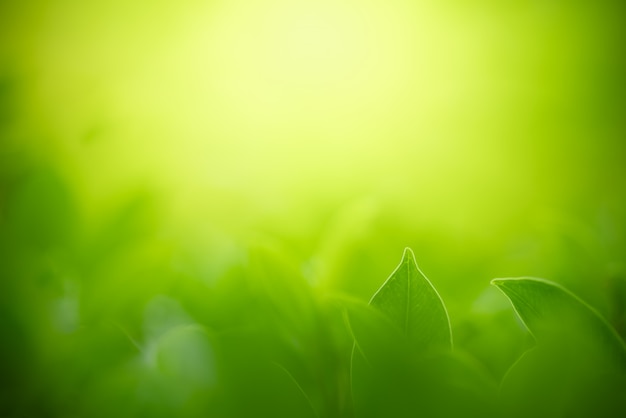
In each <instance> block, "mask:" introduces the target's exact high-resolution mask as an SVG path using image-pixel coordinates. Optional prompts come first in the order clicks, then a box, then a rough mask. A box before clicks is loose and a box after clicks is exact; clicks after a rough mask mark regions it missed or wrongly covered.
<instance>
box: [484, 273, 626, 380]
mask: <svg viewBox="0 0 626 418" xmlns="http://www.w3.org/2000/svg"><path fill="white" fill-rule="evenodd" d="M491 283H492V284H493V285H495V286H497V287H498V288H499V289H500V290H501V291H502V292H503V293H504V294H505V295H506V296H507V297H508V298H509V299H510V301H511V303H512V304H513V307H514V308H515V311H516V312H517V314H518V315H519V317H520V319H521V320H522V321H523V322H524V324H525V325H526V327H528V330H529V331H530V332H531V333H532V334H533V335H534V336H535V338H536V339H537V341H538V343H543V342H546V343H548V342H555V341H559V340H570V341H571V340H572V339H574V340H575V342H576V343H577V344H578V345H577V346H576V347H575V349H576V350H578V351H581V352H587V353H590V352H594V351H595V350H596V349H598V348H600V349H601V350H602V351H603V352H605V353H606V354H607V355H609V356H610V357H611V359H612V360H614V361H615V362H616V363H615V364H617V365H619V366H621V367H622V368H624V367H626V349H625V347H624V343H623V341H622V340H621V338H620V337H619V335H618V334H617V333H616V332H615V330H614V329H613V328H612V327H611V326H610V325H609V324H608V322H606V320H605V319H604V318H602V317H601V316H600V315H599V314H598V313H597V312H596V311H595V310H594V309H593V308H592V307H591V306H589V305H587V304H586V303H585V302H583V301H582V300H581V299H579V298H578V297H577V296H576V295H574V294H573V293H571V292H569V291H568V290H566V289H565V288H563V287H561V286H560V285H558V284H556V283H553V282H550V281H547V280H543V279H536V278H527V277H523V278H516V279H494V280H492V282H491Z"/></svg>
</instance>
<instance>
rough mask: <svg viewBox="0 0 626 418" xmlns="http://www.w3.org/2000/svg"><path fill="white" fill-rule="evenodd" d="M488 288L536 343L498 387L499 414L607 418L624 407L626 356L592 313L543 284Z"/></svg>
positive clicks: (516, 282)
mask: <svg viewBox="0 0 626 418" xmlns="http://www.w3.org/2000/svg"><path fill="white" fill-rule="evenodd" d="M492 284H493V285H495V286H497V287H498V288H499V289H500V290H501V291H502V292H503V293H504V294H505V295H506V296H507V297H508V298H509V299H510V301H511V303H512V304H513V308H514V309H515V311H516V312H517V314H518V316H519V317H520V319H521V320H522V322H523V323H524V324H525V325H526V327H527V328H528V330H529V332H530V333H531V334H532V335H533V336H534V337H535V340H536V347H534V348H532V349H531V350H529V351H527V352H526V353H525V354H524V355H523V356H522V357H521V358H520V359H519V360H518V361H517V362H516V363H515V364H514V365H513V366H512V367H511V368H510V370H509V371H508V372H507V374H506V376H505V378H504V380H503V382H502V386H501V389H500V403H501V407H502V408H503V411H502V413H503V414H505V415H506V416H511V417H527V416H533V417H555V416H572V417H574V416H576V417H578V416H580V417H586V416H594V417H611V416H615V415H614V411H618V410H623V408H624V407H626V403H625V402H624V400H625V399H626V396H625V395H626V393H625V389H624V388H625V387H626V386H625V385H624V383H626V373H625V371H626V368H625V366H626V350H624V344H623V342H622V341H621V339H620V337H619V336H618V335H617V333H616V332H615V331H614V330H613V329H612V328H611V326H610V325H609V324H608V323H607V322H606V321H605V320H604V319H603V318H602V317H601V316H600V315H599V314H598V313H597V312H596V311H595V310H594V309H593V308H591V307H590V306H589V305H587V304H586V303H585V302H583V301H582V300H581V299H579V298H578V297H577V296H575V295H574V294H572V293H571V292H569V291H568V290H566V289H564V288H563V287H561V286H560V285H558V284H556V283H553V282H549V281H547V280H542V279H535V278H517V279H495V280H493V281H492Z"/></svg>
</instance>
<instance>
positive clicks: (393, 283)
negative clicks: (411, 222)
mask: <svg viewBox="0 0 626 418" xmlns="http://www.w3.org/2000/svg"><path fill="white" fill-rule="evenodd" d="M370 304H371V305H372V306H373V307H375V308H377V309H379V310H380V311H382V312H383V313H385V314H386V315H387V316H388V317H389V318H390V319H391V320H392V322H393V323H394V324H395V325H396V326H398V327H399V328H400V330H402V333H403V334H404V335H405V336H406V337H407V339H408V340H409V342H410V343H411V346H412V347H414V348H415V349H417V350H427V349H431V348H449V347H451V346H452V331H451V328H450V320H449V319H448V312H447V311H446V307H445V306H444V304H443V301H442V300H441V296H439V293H437V290H435V288H434V286H433V285H432V283H431V282H430V280H428V279H427V278H426V276H425V275H424V273H422V272H421V270H420V269H419V268H418V267H417V263H416V262H415V256H414V255H413V251H411V249H410V248H406V249H405V250H404V254H403V256H402V261H401V262H400V264H399V265H398V267H396V269H395V270H394V272H393V273H391V276H389V278H388V279H387V280H386V281H385V283H384V284H383V285H382V286H381V288H380V289H379V290H378V291H377V292H376V294H375V295H374V296H373V297H372V300H371V301H370Z"/></svg>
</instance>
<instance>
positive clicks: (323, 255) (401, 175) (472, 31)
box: [0, 0, 626, 417]
mask: <svg viewBox="0 0 626 418" xmlns="http://www.w3.org/2000/svg"><path fill="white" fill-rule="evenodd" d="M625 18H626V16H625V8H624V5H623V4H622V2H620V1H607V0H600V1H594V2H592V1H564V0H563V1H561V0H553V1H538V0H536V1H523V0H516V1H511V2H497V1H491V0H479V1H475V2H470V1H463V0H446V1H440V2H435V1H409V0H386V1H382V0H335V1H331V0H321V1H320V0H318V1H312V0H311V1H309V0H304V1H287V0H230V1H226V0H214V1H199V0H188V1H178V2H167V1H142V0H138V1H133V2H128V1H119V0H109V1H91V2H82V1H76V0H64V1H21V2H11V1H2V2H0V333H1V339H0V341H1V344H0V381H1V383H2V385H1V386H2V387H1V390H0V415H1V416H7V417H9V416H10V417H13V416H15V417H29V416H42V417H43V416H66V417H68V416H92V417H93V416H112V415H116V416H172V411H176V415H177V416H197V415H198V414H200V413H203V412H206V413H204V415H208V416H213V415H211V413H210V411H219V412H215V414H214V415H215V416H252V415H249V413H250V411H255V415H256V416H264V415H263V414H264V412H263V411H265V410H266V409H267V411H271V412H268V413H267V416H302V415H301V414H300V413H299V412H297V413H296V412H293V411H297V410H298V409H297V408H299V407H300V405H299V404H298V402H300V403H303V402H305V401H307V402H310V403H312V404H314V405H322V406H319V407H318V411H323V412H321V413H320V414H321V415H322V416H348V415H349V413H350V412H349V411H350V406H349V405H348V403H349V400H348V398H349V396H348V395H346V393H345V390H346V388H347V387H349V384H347V383H346V382H347V379H348V377H347V371H346V367H347V365H349V355H350V349H351V340H350V337H349V333H348V332H347V331H346V330H345V327H344V326H343V321H342V319H341V314H340V313H339V310H340V309H339V308H337V307H336V302H335V301H334V299H333V298H336V297H339V296H338V295H343V296H341V297H348V298H355V299H359V300H363V301H367V300H369V298H370V297H371V295H372V294H373V293H374V291H375V290H376V289H377V288H378V287H379V286H380V284H381V283H382V282H383V281H384V280H385V278H386V277H387V276H388V275H389V274H390V273H391V271H392V270H393V268H394V267H395V266H396V265H397V263H398V261H399V259H400V256H401V254H402V249H403V248H404V247H406V246H410V247H412V248H413V250H414V252H415V254H416V257H417V260H418V263H419V265H420V267H421V269H422V270H423V271H424V272H425V274H426V275H427V276H428V277H429V278H430V279H431V280H432V281H433V283H434V284H435V286H436V287H437V289H438V290H439V291H440V293H441V296H442V297H443V299H444V301H445V302H446V305H447V307H448V310H449V313H450V319H451V322H452V328H453V332H454V334H455V344H456V346H457V347H459V348H460V349H462V350H465V351H467V352H468V353H470V354H471V356H473V358H475V359H476V361H477V363H479V364H480V367H482V368H484V370H485V372H486V374H487V375H489V376H490V377H491V378H492V379H493V380H494V381H499V380H500V379H501V378H502V376H503V375H504V373H505V372H506V370H507V369H508V367H509V366H510V365H511V364H512V363H513V362H514V361H515V359H516V358H517V357H518V356H519V355H520V354H521V353H522V352H523V350H524V349H525V348H527V347H528V346H529V345H530V344H531V342H530V338H529V336H528V335H527V334H526V332H525V331H524V329H523V328H522V327H521V325H520V324H519V323H518V322H517V321H516V320H515V317H514V315H513V312H512V310H511V308H510V306H509V305H508V304H507V303H506V300H505V299H504V298H503V297H502V296H501V295H499V294H497V291H496V290H493V289H489V280H490V279H492V278H494V277H511V276H537V277H544V278H547V279H551V280H554V281H557V282H559V283H561V284H563V285H565V286H567V287H568V288H569V289H571V290H572V291H574V292H575V293H577V294H578V295H580V296H581V297H582V298H583V299H584V300H585V301H587V302H588V303H590V304H591V305H592V306H594V307H595V308H596V309H597V310H598V311H599V312H600V313H601V314H602V315H603V316H604V317H605V318H607V319H608V320H609V321H610V322H611V323H612V325H613V326H614V327H615V328H616V329H617V331H618V332H619V333H621V335H622V336H624V335H625V334H626V256H625V255H626V235H625V234H626V187H625V184H624V183H625V179H626V164H625V162H626V142H625V134H626V118H625V115H626V113H625V109H626V78H625V77H624V75H625V74H626V55H625V54H626V49H625V48H624V45H625V44H626V43H625V41H626V37H625V35H626V26H625V25H624V21H625ZM261 359H262V360H263V361H261ZM257 360H258V361H257ZM265 360H271V361H272V362H275V363H277V364H279V365H280V368H278V369H276V368H272V367H270V366H267V364H266V363H265V362H264V361H265ZM268 364H274V363H268ZM285 375H287V376H288V377H290V376H292V377H295V380H296V381H299V382H301V383H300V385H301V386H303V387H304V389H305V390H304V392H305V393H309V394H310V395H309V397H310V398H311V399H304V398H302V399H301V398H299V397H298V396H300V397H301V394H300V395H298V394H299V393H300V392H299V391H298V388H297V387H295V386H294V385H293V382H292V381H291V380H290V378H291V377H290V378H289V379H285ZM276 376H278V377H276ZM268 382H271V383H268ZM302 382H304V383H302ZM272 385H273V386H272ZM281 385H282V386H281ZM307 385H309V386H311V387H314V388H315V389H314V390H313V389H312V390H310V391H309V390H308V389H307V388H306V386H307ZM283 386H284V388H283ZM262 387H265V388H266V390H267V392H268V393H263V391H262V390H261V392H259V390H260V389H259V388H262ZM267 388H274V389H275V390H274V389H272V390H270V389H267ZM290 391H294V393H296V394H297V395H294V396H289V395H288V394H289V393H291V392H290ZM269 392H271V393H280V394H282V395H275V396H277V397H278V398H276V399H275V401H276V402H277V403H280V404H281V408H285V409H284V411H283V412H280V411H277V410H276V409H275V404H274V403H272V402H274V400H273V398H272V396H274V395H270V394H269ZM259 393H261V394H259ZM311 394H313V395H311ZM314 394H317V395H314ZM238 399H250V405H253V406H250V407H249V408H250V409H245V408H248V407H245V408H244V407H242V406H241V405H237V403H238V401H237V400H238ZM285 399H291V400H290V401H289V402H285ZM279 401H280V402H279ZM290 402H291V403H290ZM292 403H293V405H292ZM237 408H244V409H237ZM264 408H266V409H264ZM290 408H292V409H290ZM207 411H209V412H207ZM246 411H247V412H246ZM281 414H283V415H281Z"/></svg>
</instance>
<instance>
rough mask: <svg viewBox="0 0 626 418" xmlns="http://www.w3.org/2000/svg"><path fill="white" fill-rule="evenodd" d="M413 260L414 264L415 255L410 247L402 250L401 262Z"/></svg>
mask: <svg viewBox="0 0 626 418" xmlns="http://www.w3.org/2000/svg"><path fill="white" fill-rule="evenodd" d="M407 260H413V261H414V262H415V254H414V253H413V250H411V248H410V247H405V248H404V253H402V261H407Z"/></svg>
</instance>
